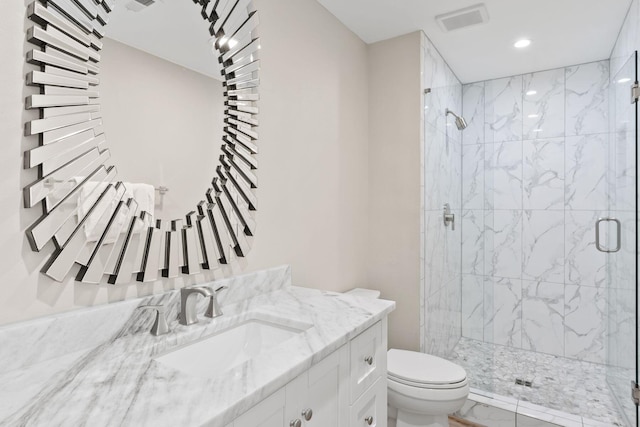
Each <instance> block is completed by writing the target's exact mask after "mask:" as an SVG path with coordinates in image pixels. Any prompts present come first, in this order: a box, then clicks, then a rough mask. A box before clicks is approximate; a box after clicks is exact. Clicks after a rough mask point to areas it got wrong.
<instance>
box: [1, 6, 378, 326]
mask: <svg viewBox="0 0 640 427" xmlns="http://www.w3.org/2000/svg"><path fill="white" fill-rule="evenodd" d="M27 3H28V2H27V1H26V0H25V1H24V2H8V3H7V4H6V5H4V8H3V11H2V14H0V40H2V43H0V58H2V61H1V62H2V66H0V136H1V137H2V156H1V157H0V166H1V167H0V182H1V183H2V184H1V185H0V227H1V230H2V231H1V232H0V287H1V291H0V292H1V294H0V295H1V296H2V297H1V298H0V324H6V323H11V322H16V321H20V320H25V319H29V318H33V317H37V316H42V315H46V314H50V313H54V312H61V311H66V310H71V309H75V308H79V307H83V306H90V305H95V304H103V303H106V302H109V301H117V300H121V299H123V298H131V297H135V296H137V295H141V294H146V293H149V292H161V291H163V290H165V289H171V288H173V287H178V286H182V285H184V284H190V283H194V282H201V281H204V280H207V279H211V278H212V275H202V276H198V277H189V278H186V279H180V280H175V281H170V282H163V281H160V282H158V283H154V284H145V285H140V284H135V283H134V284H131V285H128V286H119V287H112V286H109V285H101V286H92V285H85V284H77V283H75V282H74V281H73V280H67V281H66V282H64V283H54V282H52V281H51V280H49V279H48V278H46V277H45V276H43V275H42V274H41V273H40V272H39V270H40V269H41V268H42V265H43V264H44V262H45V261H46V258H47V256H48V255H49V254H51V252H52V250H53V246H52V245H51V244H49V245H48V246H46V247H45V248H44V249H43V251H42V252H43V253H42V254H38V253H33V252H31V249H30V248H29V245H28V243H27V241H26V239H25V237H24V230H25V229H26V228H27V227H28V226H29V225H30V224H32V223H33V222H34V221H35V219H37V218H38V214H39V212H38V211H39V209H37V208H35V209H31V210H27V209H24V208H23V207H22V188H23V187H24V186H25V185H27V184H28V183H30V182H32V181H33V180H34V179H35V178H36V172H35V171H33V170H26V171H25V170H23V169H22V157H23V152H24V151H25V150H27V149H30V148H32V147H34V146H36V145H37V141H36V140H35V139H34V138H25V137H23V123H24V121H25V120H28V119H33V118H36V113H35V112H32V111H29V112H25V111H24V109H23V102H24V97H25V96H26V95H27V94H28V93H34V92H35V90H34V89H32V88H29V89H25V88H24V87H23V81H24V80H23V79H24V75H25V74H26V72H27V71H28V67H26V66H25V65H24V54H25V52H26V48H25V44H24V39H25V31H26V28H27V24H26V21H25V10H26V4H27ZM256 3H257V7H258V10H259V11H260V20H261V26H260V35H261V38H262V50H261V59H262V67H263V69H262V72H261V82H262V86H261V97H262V99H261V102H260V109H261V115H260V122H261V126H260V129H259V130H260V135H261V141H260V149H261V152H260V155H259V162H260V169H259V171H258V176H259V188H258V190H257V195H258V200H259V206H258V209H259V210H258V213H257V216H256V221H257V224H258V225H257V237H256V238H255V239H254V240H253V242H252V243H253V249H252V250H251V252H250V254H249V256H248V257H247V258H246V259H244V260H242V261H241V262H239V263H237V264H236V265H234V266H233V267H232V268H229V269H227V270H225V271H218V272H216V276H218V277H219V276H222V275H231V274H237V273H240V272H249V271H255V270H258V269H263V268H267V267H272V266H275V265H280V264H285V263H288V264H291V265H292V268H293V275H294V277H293V280H294V283H295V284H297V285H301V286H309V287H317V288H323V289H332V290H346V289H348V288H350V287H353V286H364V285H366V267H365V265H366V261H367V251H366V246H367V232H368V214H367V210H368V204H367V195H368V190H367V189H368V178H369V177H368V144H367V135H368V105H369V102H368V97H367V93H368V89H367V88H368V86H367V85H368V81H367V76H368V72H367V67H368V63H367V47H366V45H365V44H364V43H363V42H362V41H361V40H360V39H358V38H357V37H356V36H355V35H353V34H352V33H351V32H350V31H348V30H347V29H346V28H345V27H344V26H343V25H342V24H340V23H339V22H338V21H337V20H336V19H335V18H334V17H333V16H332V15H330V14H329V13H328V12H327V11H326V10H325V9H323V8H322V7H321V6H320V5H319V4H318V3H317V2H315V1H314V0H268V1H267V0H258V1H257V2H256Z"/></svg>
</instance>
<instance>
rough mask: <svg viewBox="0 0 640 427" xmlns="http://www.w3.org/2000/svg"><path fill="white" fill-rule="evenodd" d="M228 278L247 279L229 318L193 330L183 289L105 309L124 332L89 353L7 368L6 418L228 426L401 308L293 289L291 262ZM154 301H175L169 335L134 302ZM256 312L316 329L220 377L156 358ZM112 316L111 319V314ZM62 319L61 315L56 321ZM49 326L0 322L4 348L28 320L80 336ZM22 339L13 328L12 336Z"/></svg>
mask: <svg viewBox="0 0 640 427" xmlns="http://www.w3.org/2000/svg"><path fill="white" fill-rule="evenodd" d="M230 280H231V282H235V283H236V285H237V284H238V283H243V284H242V285H237V286H231V287H230V289H229V293H228V296H227V298H228V300H226V301H222V298H221V301H222V302H221V303H222V305H223V308H224V311H225V314H224V316H222V317H219V318H216V319H206V318H201V320H200V322H199V323H198V324H196V325H192V326H189V327H185V326H182V325H179V324H178V323H177V320H173V319H175V318H176V317H175V315H176V314H177V306H178V304H179V293H178V292H176V291H173V292H170V293H167V294H164V295H161V296H153V297H147V298H143V299H139V300H132V301H127V302H125V303H122V304H112V305H109V306H107V307H105V308H103V309H102V310H104V311H109V310H110V309H113V310H114V311H113V313H111V315H112V316H114V317H113V321H114V322H116V323H118V325H119V329H117V330H115V331H114V330H113V329H111V330H109V331H108V333H107V332H105V333H103V334H101V336H100V338H96V339H95V342H94V343H92V344H91V345H90V346H87V348H85V349H84V350H75V351H74V352H67V353H66V354H65V351H64V348H59V351H58V354H55V355H53V356H54V357H53V358H49V359H47V360H43V361H41V362H39V363H36V364H30V363H31V362H29V363H23V364H22V365H21V366H20V367H14V368H13V369H11V370H7V371H5V372H3V373H2V374H1V375H0V381H1V382H2V383H3V385H4V386H5V388H6V389H7V390H11V389H15V388H18V387H20V388H22V389H24V390H25V391H24V392H23V393H18V394H11V395H9V393H3V395H2V397H3V398H4V399H3V405H1V406H0V425H21V426H54V425H65V426H66V425H92V426H120V425H135V426H144V425H153V426H154V427H155V426H173V425H201V424H202V423H204V422H208V423H209V425H213V426H223V425H226V424H227V423H228V422H230V421H231V420H233V419H234V418H235V417H236V416H238V415H239V414H240V413H242V412H244V411H245V410H247V409H248V408H250V407H251V406H253V405H254V404H256V403H257V402H258V401H260V400H262V399H263V398H264V397H266V396H267V395H269V394H270V393H272V392H274V391H275V390H277V389H278V388H280V387H281V386H283V385H285V384H286V383H287V382H288V381H290V380H291V379H293V378H295V377H296V376H297V375H298V374H300V373H302V372H303V371H304V370H306V369H308V368H309V367H310V366H311V365H312V364H313V363H315V362H318V361H319V360H321V359H322V358H324V357H325V356H327V355H328V354H330V353H331V352H333V351H334V350H336V349H337V348H338V347H340V346H341V345H343V344H345V343H346V342H348V340H349V339H351V338H353V337H354V336H355V335H357V334H358V333H360V332H362V331H363V330H364V329H366V328H367V327H369V326H371V325H372V324H373V323H375V322H376V321H377V320H379V319H380V318H382V317H383V316H385V315H386V314H387V313H388V312H390V311H391V310H393V307H394V303H392V302H389V301H384V300H375V299H370V298H357V297H352V296H348V295H343V294H338V293H333V292H323V291H318V290H312V289H304V288H297V287H291V286H290V272H289V269H288V268H281V269H275V270H271V271H267V272H262V273H258V274H257V275H246V276H243V277H242V278H241V279H237V278H234V279H230ZM227 283H229V282H228V281H227ZM216 284H219V282H216ZM240 288H242V289H240ZM221 296H222V295H221ZM242 296H244V298H243V297H242ZM148 303H163V304H166V305H167V306H168V307H169V314H168V319H169V325H170V329H171V331H172V332H171V333H169V334H168V335H165V336H162V337H154V336H152V335H150V334H149V333H148V330H149V328H150V326H151V323H152V321H153V317H152V315H151V314H150V313H148V312H143V311H140V310H136V309H135V307H137V306H138V305H144V304H148ZM125 307H126V308H125ZM205 307H206V301H205V300H204V299H202V300H201V301H200V304H199V308H198V310H199V312H200V313H201V312H204V309H205ZM127 310H128V311H129V315H128V316H124V315H123V314H124V313H123V312H126V311H127ZM98 311H100V310H98ZM257 313H258V314H259V315H260V316H262V317H264V316H266V317H269V316H271V317H275V318H278V319H281V320H282V319H284V320H286V319H289V320H290V321H291V322H295V323H299V322H303V323H308V324H313V325H314V326H313V327H312V328H310V329H308V330H306V331H305V332H303V333H301V334H299V335H297V336H296V337H294V338H292V339H290V340H288V341H286V342H285V343H283V344H281V345H278V346H276V347H274V348H272V349H270V350H269V351H267V352H266V353H264V354H261V355H259V356H257V357H255V358H253V359H250V360H249V361H247V362H244V363H242V364H240V365H238V366H236V367H234V368H232V369H230V370H229V371H227V372H225V373H223V374H221V375H220V376H218V377H214V378H207V377H206V376H204V375H203V376H202V377H194V376H189V375H186V374H182V373H179V372H177V371H175V370H173V369H171V368H169V367H167V366H165V365H162V364H160V363H158V362H156V361H155V360H154V359H153V357H154V356H156V355H159V354H161V353H163V352H165V351H167V350H169V349H171V348H173V347H176V346H178V345H181V344H184V343H188V342H191V341H193V340H195V339H197V338H200V337H206V336H208V335H212V334H215V333H216V332H218V331H222V330H224V329H226V328H228V327H230V326H232V325H234V324H238V323H241V322H243V321H246V320H248V319H251V318H253V316H256V315H257ZM92 315H93V313H90V310H87V311H83V312H82V313H70V314H68V315H64V316H61V317H66V318H67V320H68V321H69V323H70V324H71V323H73V324H75V325H76V326H78V330H79V331H81V332H79V333H86V332H82V331H84V330H85V329H88V328H83V326H82V325H79V324H81V323H82V321H83V320H84V319H86V318H87V317H89V318H90V317H91V316H92ZM115 316H121V317H119V318H116V317H115ZM105 319H106V318H105ZM111 319H112V318H111V317H109V321H111ZM57 320H58V319H57V318H55V320H53V322H55V321H57ZM51 324H52V321H51V319H42V320H39V321H35V322H32V323H30V324H26V325H21V324H18V325H14V326H13V327H11V328H2V329H0V337H1V338H2V342H3V347H4V344H5V343H7V342H8V341H6V340H5V339H6V338H8V337H9V336H10V334H11V333H13V334H16V331H17V330H19V329H20V328H22V327H25V328H27V330H28V331H29V330H30V331H31V332H33V331H34V330H38V328H40V330H41V331H42V330H44V328H48V329H47V333H48V334H49V335H50V336H51V337H52V339H53V337H54V336H55V335H58V337H63V336H65V335H67V336H70V337H72V338H70V339H71V340H81V338H82V336H81V335H78V334H76V333H75V332H76V330H75V329H72V328H71V325H67V326H69V327H68V328H65V329H59V328H51ZM9 329H11V330H9ZM23 332H24V331H23ZM16 337H17V335H14V336H13V339H16ZM100 341H102V342H100ZM9 344H11V345H13V346H14V348H21V347H22V346H21V345H20V344H13V343H12V342H10V341H9ZM94 344H95V345H94ZM29 347H31V348H30V349H25V350H24V351H25V352H33V353H38V351H42V350H43V349H44V348H46V346H45V345H43V346H40V345H39V343H38V342H37V341H34V342H32V345H30V346H29ZM223 350H224V349H221V351H223ZM11 357H15V355H13V356H12V355H11V354H10V353H8V352H3V353H2V358H1V359H0V360H1V361H2V363H0V365H5V364H6V363H8V362H9V359H10V358H11ZM42 372H47V373H48V376H44V377H43V376H41V373H42Z"/></svg>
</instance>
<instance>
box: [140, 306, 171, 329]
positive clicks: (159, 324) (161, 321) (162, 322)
mask: <svg viewBox="0 0 640 427" xmlns="http://www.w3.org/2000/svg"><path fill="white" fill-rule="evenodd" d="M138 309H139V310H155V311H156V318H155V322H153V326H152V327H151V331H150V333H151V335H155V336H160V335H164V334H168V333H169V325H167V318H166V317H165V315H164V313H165V312H166V311H167V309H166V307H165V306H164V305H143V306H140V307H138Z"/></svg>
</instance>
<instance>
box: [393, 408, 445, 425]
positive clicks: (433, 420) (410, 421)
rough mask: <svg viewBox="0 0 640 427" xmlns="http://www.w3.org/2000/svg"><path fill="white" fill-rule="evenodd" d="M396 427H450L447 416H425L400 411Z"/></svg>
mask: <svg viewBox="0 0 640 427" xmlns="http://www.w3.org/2000/svg"><path fill="white" fill-rule="evenodd" d="M396 427H449V417H448V416H447V415H425V414H414V413H412V412H405V411H401V410H399V411H398V415H397V418H396Z"/></svg>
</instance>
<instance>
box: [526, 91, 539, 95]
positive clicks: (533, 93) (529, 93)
mask: <svg viewBox="0 0 640 427" xmlns="http://www.w3.org/2000/svg"><path fill="white" fill-rule="evenodd" d="M536 93H538V92H536V91H535V90H530V91H528V92H527V96H532V95H535V94H536Z"/></svg>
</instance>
